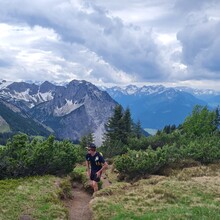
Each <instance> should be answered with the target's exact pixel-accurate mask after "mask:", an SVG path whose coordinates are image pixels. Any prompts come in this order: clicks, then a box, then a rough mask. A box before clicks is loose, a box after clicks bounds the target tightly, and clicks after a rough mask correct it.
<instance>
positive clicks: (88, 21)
mask: <svg viewBox="0 0 220 220" xmlns="http://www.w3.org/2000/svg"><path fill="white" fill-rule="evenodd" d="M219 36H220V1H219V0H129V1H125V0H90V1H86V0H85V1H84V0H31V1H30V0H0V79H6V80H12V81H21V80H22V81H24V80H32V81H45V80H49V81H53V82H65V81H71V80H72V79H78V80H81V79H84V80H87V81H90V82H92V83H94V84H96V85H110V84H112V85H114V84H118V85H128V84H137V85H149V84H164V85H165V86H192V87H196V88H212V89H216V90H220V37H219Z"/></svg>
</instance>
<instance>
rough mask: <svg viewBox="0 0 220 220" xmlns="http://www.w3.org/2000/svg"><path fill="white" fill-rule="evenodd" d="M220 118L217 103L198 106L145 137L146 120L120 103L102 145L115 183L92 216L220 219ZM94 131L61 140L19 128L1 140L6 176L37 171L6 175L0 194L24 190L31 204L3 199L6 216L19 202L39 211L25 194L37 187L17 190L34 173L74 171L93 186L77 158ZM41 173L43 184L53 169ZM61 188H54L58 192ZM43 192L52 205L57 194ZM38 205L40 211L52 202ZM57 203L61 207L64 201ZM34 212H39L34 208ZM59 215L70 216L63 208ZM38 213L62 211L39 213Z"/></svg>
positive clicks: (0, 163)
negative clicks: (31, 135) (75, 140)
mask: <svg viewBox="0 0 220 220" xmlns="http://www.w3.org/2000/svg"><path fill="white" fill-rule="evenodd" d="M219 125H220V117H219V111H218V109H216V111H210V110H209V109H208V108H207V107H202V106H195V108H194V110H193V112H192V114H191V115H189V116H188V117H187V118H186V119H185V121H184V123H183V124H182V125H180V126H178V127H176V126H174V125H167V126H166V127H164V129H163V130H161V131H158V132H157V134H156V135H155V136H151V137H145V136H144V135H143V133H142V129H141V126H140V122H138V123H136V124H135V123H134V122H133V121H132V120H131V117H130V111H129V109H126V110H125V111H124V112H123V111H122V108H121V106H117V107H116V108H115V112H114V115H113V116H112V117H111V118H110V119H109V121H108V123H107V125H106V134H105V140H104V143H103V146H102V147H100V148H99V151H101V152H102V153H103V155H104V156H105V158H107V160H108V162H109V164H112V165H110V167H111V168H110V169H109V170H108V171H107V172H108V173H107V178H109V181H110V182H111V183H112V184H111V186H109V187H107V188H104V189H102V190H100V191H98V192H97V193H95V194H94V196H93V197H94V199H93V200H92V201H91V203H90V205H91V207H92V211H93V214H94V215H93V218H94V219H115V220H116V219H122V220H123V219H126V220H127V219H132V220H134V219H143V220H146V219H198V220H200V219H207V220H208V219H216V220H217V219H219V216H220V191H219V190H220V132H219ZM92 139H93V137H92V135H88V136H87V137H85V138H82V141H81V143H80V146H76V145H73V144H72V143H71V142H69V141H56V140H55V138H54V137H53V136H50V137H49V138H48V139H45V140H38V139H36V138H35V139H30V138H29V137H28V136H27V135H25V134H18V135H16V136H14V137H13V138H12V139H10V140H9V141H8V143H7V145H6V146H5V147H1V148H0V170H1V172H0V178H1V179H8V178H19V177H26V178H27V176H33V177H28V179H17V180H13V179H12V180H1V181H0V190H2V191H1V192H2V193H1V195H3V197H5V200H7V201H9V200H10V197H12V196H13V197H17V195H18V197H19V198H22V199H20V200H21V201H23V202H21V204H20V206H19V207H24V208H23V209H19V210H18V211H16V207H17V206H16V204H15V203H16V202H15V203H12V205H11V206H10V204H9V203H8V202H5V200H3V201H2V202H3V203H0V204H1V206H0V209H1V210H0V211H2V213H3V214H2V215H3V217H5V216H6V217H7V215H8V214H7V215H6V213H8V212H9V211H8V212H7V211H5V210H10V208H9V206H10V207H14V205H15V212H16V213H17V214H16V215H17V216H19V215H20V214H22V213H25V212H24V211H23V210H29V211H30V213H32V207H31V208H30V209H29V208H28V204H27V203H26V202H25V200H26V199H27V200H31V199H32V197H31V196H30V193H31V190H30V191H25V190H22V193H24V195H23V194H22V196H21V195H20V191H18V190H19V188H21V189H23V188H22V186H20V185H26V184H29V182H31V181H32V180H34V181H33V187H35V184H38V181H36V182H35V180H37V179H38V177H36V178H35V177H34V176H36V175H45V174H53V175H59V176H61V175H62V176H64V177H65V176H66V175H68V174H70V176H71V178H72V179H77V180H78V181H81V182H83V185H84V186H86V187H87V186H88V184H86V181H87V178H86V176H85V167H83V168H82V167H80V166H78V165H77V162H82V161H83V160H84V154H85V146H86V145H87V144H88V143H87V142H91V141H92ZM76 167H77V168H76ZM72 171H73V172H72ZM29 178H30V179H29ZM39 178H43V179H42V184H43V182H44V181H45V185H46V184H47V181H48V177H47V176H45V177H39ZM44 178H45V179H44ZM56 178H58V177H50V178H49V179H53V180H52V182H51V181H50V183H51V185H53V186H51V187H54V185H55V188H56V183H57V180H54V179H56ZM26 180H27V181H28V182H26ZM19 181H21V182H22V184H20V183H19ZM23 181H24V182H23ZM58 181H61V179H58ZM1 184H3V185H1ZM14 184H15V185H16V187H15V186H14ZM69 184H70V183H69V181H67V182H66V183H65V184H64V188H66V189H67V190H65V192H69V187H68V186H69ZM101 185H102V184H100V187H101ZM7 187H9V188H7ZM31 187H32V186H31ZM38 188H39V186H38ZM55 188H53V190H52V191H54V192H56V189H55ZM10 189H12V191H11V194H9V191H10ZM14 189H15V191H13V190H14ZM49 189H50V188H49V187H48V190H49ZM49 191H50V190H49ZM42 192H44V190H42ZM27 196H30V197H27ZM44 196H45V193H42V194H41V196H39V200H40V201H42V203H41V204H45V206H46V207H49V206H48V204H47V202H48V201H51V200H50V199H46V200H42V199H44ZM23 198H25V199H24V200H23ZM50 198H54V197H53V196H52V197H50ZM55 198H58V197H56V196H55ZM11 200H13V199H11ZM18 200H19V199H18ZM20 200H19V201H20ZM33 200H35V199H33ZM52 200H53V199H52ZM56 202H57V200H55V203H56ZM33 204H35V202H33ZM56 204H57V203H56ZM36 209H37V210H38V211H37V212H39V213H38V215H39V216H40V215H41V214H42V215H44V213H43V212H44V211H45V210H48V209H50V208H48V209H41V207H40V208H39V207H37V208H36ZM61 209H62V207H61ZM57 210H60V206H59V207H58V209H57ZM13 212H14V211H13ZM41 212H42V213H41ZM64 212H65V209H64ZM4 213H5V214H4ZM18 213H19V214H18ZM28 213H29V212H28ZM40 213H41V214H40ZM49 213H50V212H49ZM4 215H5V216H4ZM30 215H31V216H35V212H33V213H32V214H30ZM49 215H50V214H49ZM51 215H52V214H51ZM13 217H14V216H13ZM10 218H11V219H13V218H12V217H11V216H9V218H8V219H10ZM57 218H58V219H66V217H65V215H63V214H62V217H57ZM3 219H4V218H3ZM6 219H7V218H6ZM34 219H56V217H55V218H53V217H51V216H50V217H38V216H36V217H34Z"/></svg>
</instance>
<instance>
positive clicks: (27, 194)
mask: <svg viewBox="0 0 220 220" xmlns="http://www.w3.org/2000/svg"><path fill="white" fill-rule="evenodd" d="M70 187H71V185H70V184H69V183H68V181H67V180H65V179H61V178H58V177H54V176H42V177H40V176H36V177H28V178H23V179H14V180H1V181H0V195H1V197H0V219H7V220H14V219H51V220H52V219H60V220H61V219H68V212H67V210H66V208H65V207H64V205H63V203H62V202H61V198H63V197H64V196H68V193H67V192H68V190H69V189H70Z"/></svg>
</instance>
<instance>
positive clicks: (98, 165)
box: [86, 144, 108, 192]
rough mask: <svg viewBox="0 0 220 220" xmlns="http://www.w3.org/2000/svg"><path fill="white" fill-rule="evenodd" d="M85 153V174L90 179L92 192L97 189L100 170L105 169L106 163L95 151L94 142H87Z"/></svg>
mask: <svg viewBox="0 0 220 220" xmlns="http://www.w3.org/2000/svg"><path fill="white" fill-rule="evenodd" d="M87 151H88V153H87V154H86V167H87V174H88V176H89V177H90V180H91V181H92V187H93V190H94V192H96V191H98V182H99V181H100V178H101V175H102V172H103V171H105V169H107V167H108V164H107V162H106V161H105V159H104V157H103V156H102V155H101V154H100V153H99V152H97V151H96V146H95V144H89V146H88V147H87Z"/></svg>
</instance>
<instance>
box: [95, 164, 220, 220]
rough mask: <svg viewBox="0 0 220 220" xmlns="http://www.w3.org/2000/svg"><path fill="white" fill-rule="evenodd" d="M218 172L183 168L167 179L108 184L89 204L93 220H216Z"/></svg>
mask: <svg viewBox="0 0 220 220" xmlns="http://www.w3.org/2000/svg"><path fill="white" fill-rule="evenodd" d="M216 167H218V169H217V168H216ZM219 168H220V165H218V166H213V167H211V166H210V167H197V168H195V167H193V168H186V169H184V170H182V171H179V172H178V173H175V175H173V176H169V177H165V176H151V177H150V178H149V179H142V180H140V181H138V182H135V183H133V184H131V183H125V182H121V183H115V184H112V185H111V186H110V187H108V188H106V189H103V190H101V191H99V192H97V193H96V195H95V198H94V199H93V200H92V202H91V206H92V209H93V212H94V215H93V216H94V219H95V220H96V219H99V220H102V219H103V220H104V219H111V220H121V219H122V220H123V219H126V220H127V219H132V220H135V219H138V220H147V219H149V220H151V219H164V220H165V219H171V220H172V219H176V220H177V219H178V220H179V219H196V220H197V219H198V220H200V219H203V220H205V219H207V220H215V219H216V220H217V219H218V220H219V219H220V171H219V170H220V169H219ZM181 176H182V177H181ZM186 176H187V178H186Z"/></svg>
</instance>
